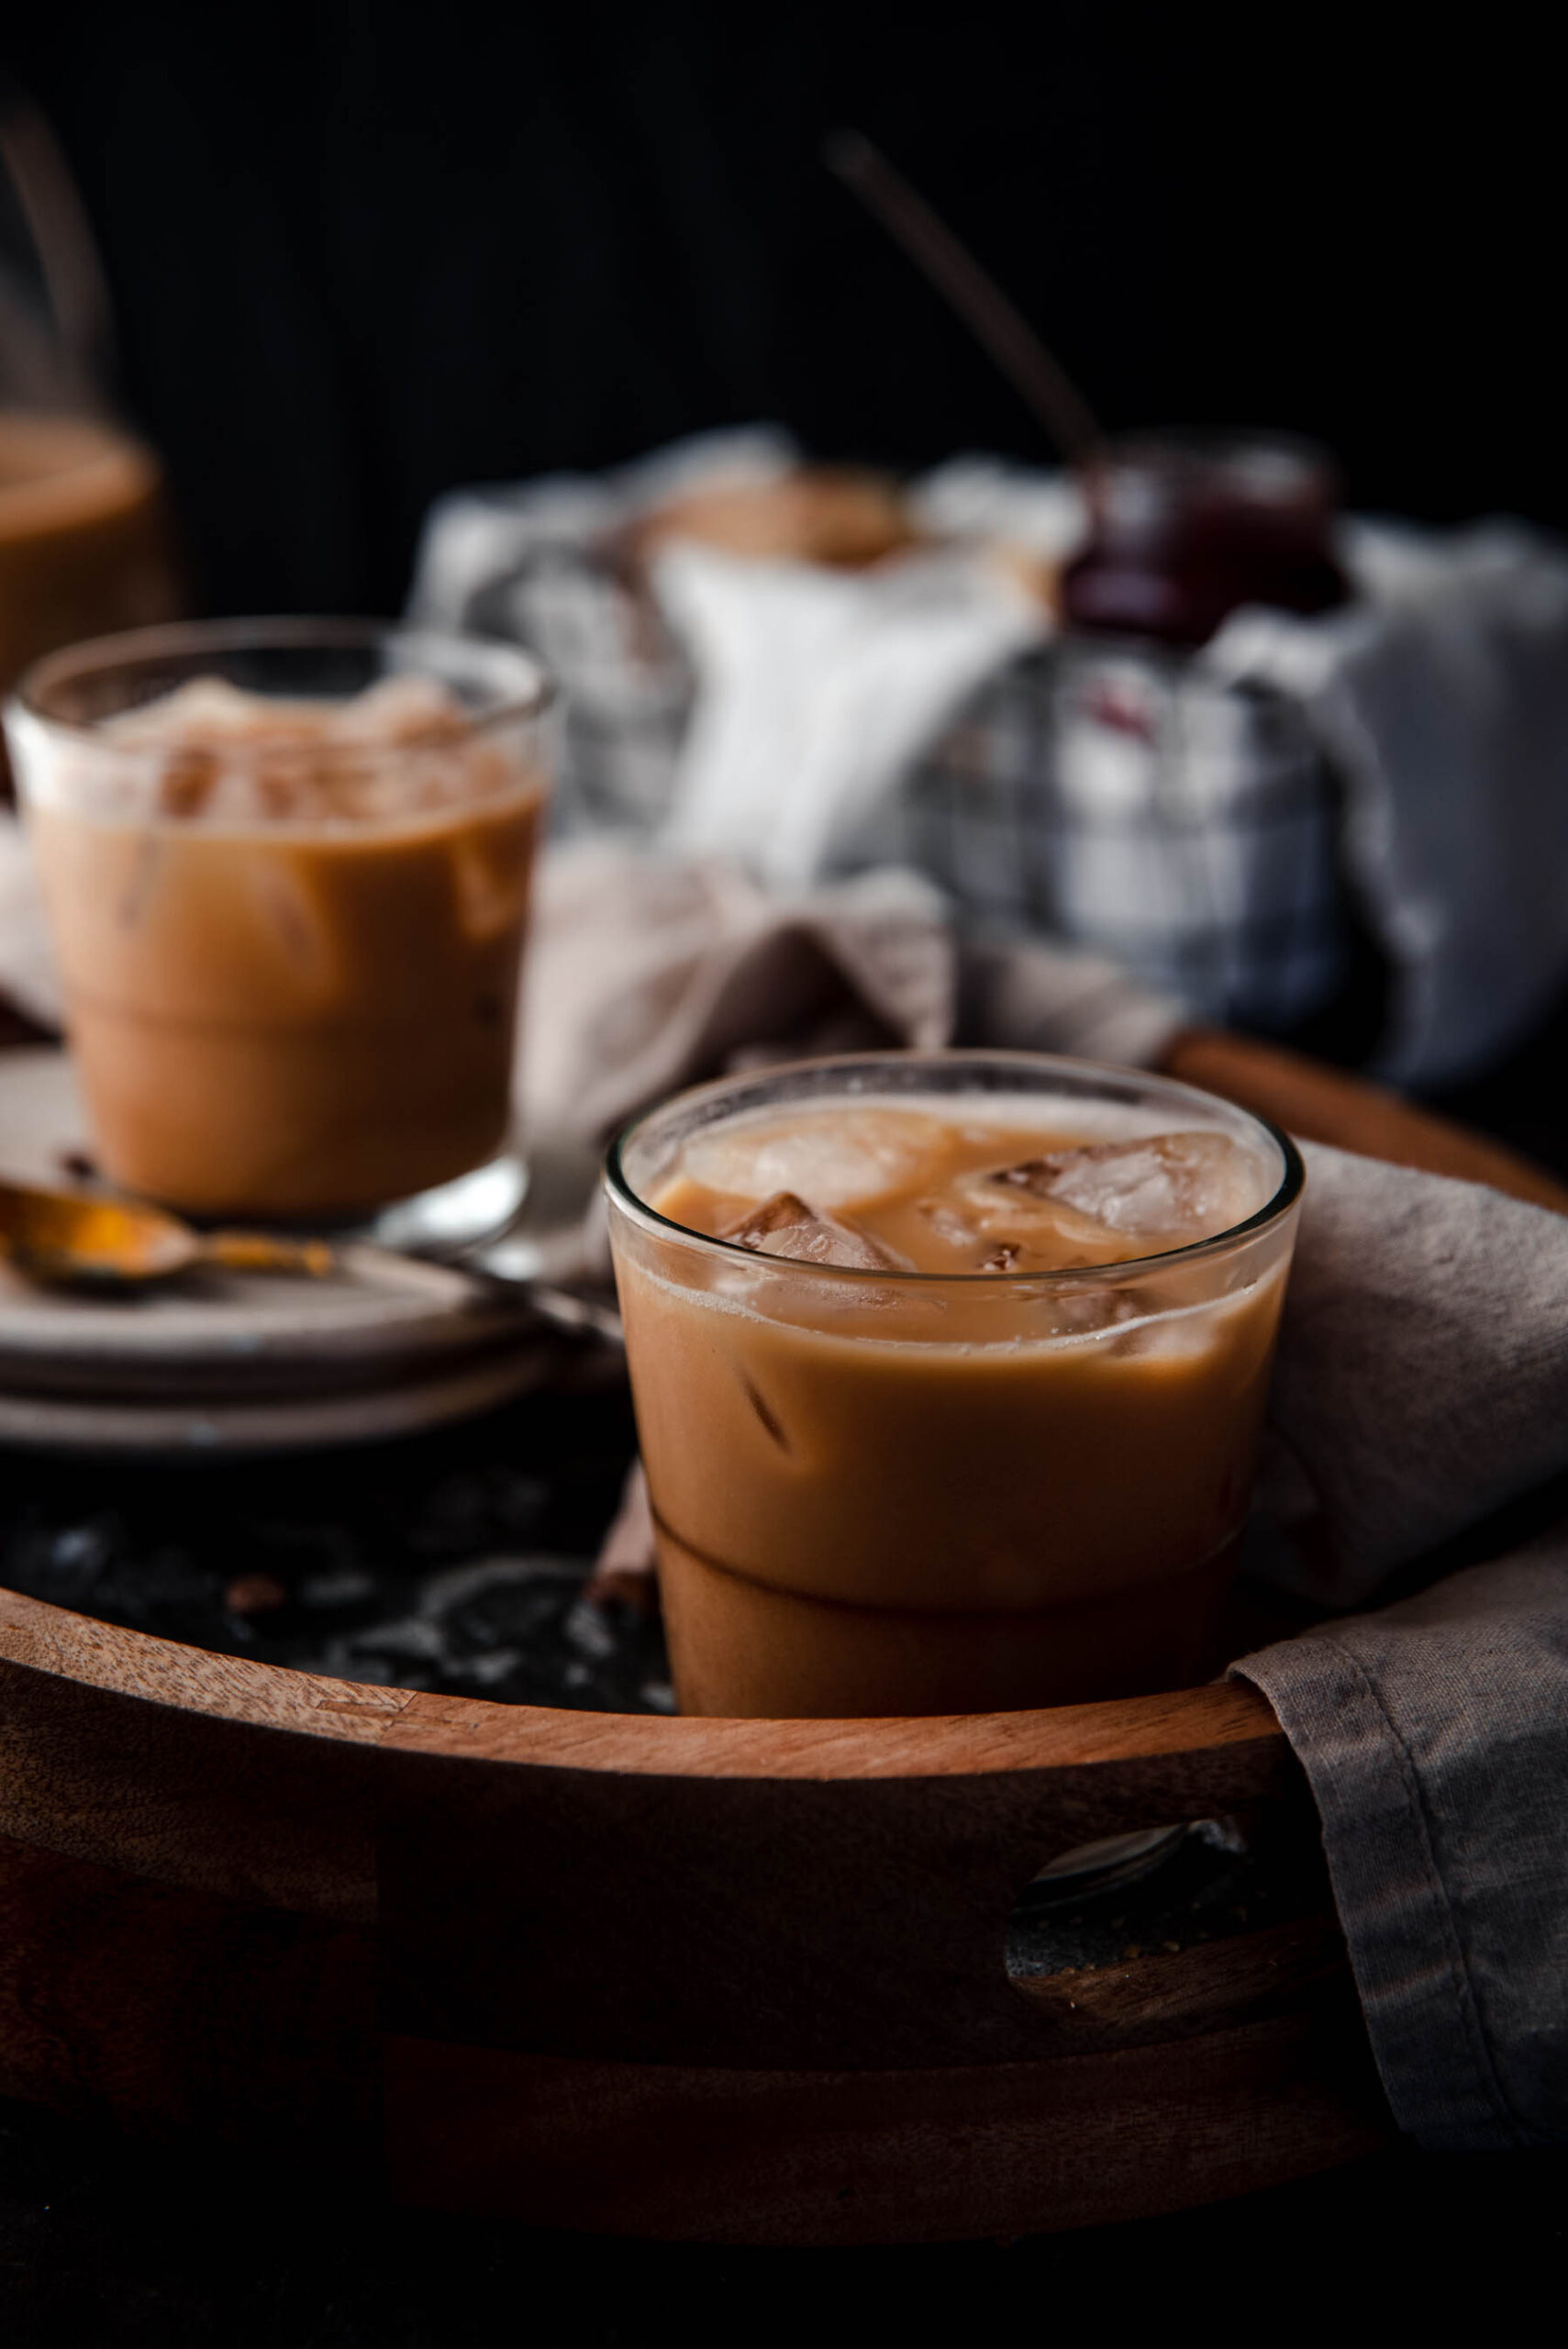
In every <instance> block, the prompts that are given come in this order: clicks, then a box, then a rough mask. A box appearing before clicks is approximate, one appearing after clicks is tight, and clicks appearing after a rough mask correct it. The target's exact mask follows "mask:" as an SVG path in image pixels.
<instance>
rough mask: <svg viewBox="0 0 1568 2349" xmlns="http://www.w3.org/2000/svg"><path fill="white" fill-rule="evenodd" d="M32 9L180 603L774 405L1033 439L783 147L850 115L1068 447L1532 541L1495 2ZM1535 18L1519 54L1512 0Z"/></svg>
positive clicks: (317, 588) (1556, 402) (1524, 142)
mask: <svg viewBox="0 0 1568 2349" xmlns="http://www.w3.org/2000/svg"><path fill="white" fill-rule="evenodd" d="M1538 21H1539V22H1540V24H1541V26H1542V27H1543V28H1544V26H1545V24H1546V21H1547V19H1546V16H1545V12H1541V14H1540V18H1539V19H1538ZM1528 22H1529V19H1526V18H1525V17H1524V15H1523V12H1522V11H1518V12H1517V20H1516V19H1515V12H1513V11H1511V10H1509V9H1503V10H1501V11H1499V10H1496V9H1494V10H1492V11H1490V12H1488V14H1487V15H1486V16H1485V18H1484V19H1475V20H1473V21H1471V22H1469V24H1468V26H1467V28H1466V31H1465V36H1464V39H1463V40H1462V41H1461V40H1459V39H1457V38H1456V37H1455V36H1454V35H1453V34H1444V33H1443V32H1441V31H1440V30H1439V29H1438V28H1439V24H1440V19H1439V18H1438V17H1436V16H1435V14H1433V13H1432V12H1418V11H1416V10H1413V9H1407V8H1399V9H1387V8H1385V9H1383V10H1381V11H1380V10H1379V9H1378V8H1377V7H1376V6H1374V5H1363V6H1362V7H1360V8H1351V7H1348V6H1343V5H1341V0H1333V5H1331V6H1325V7H1321V8H1318V9H1315V10H1310V11H1309V10H1305V9H1301V8H1297V9H1296V10H1295V11H1289V10H1283V11H1282V10H1270V11H1266V12H1265V11H1263V10H1261V9H1253V10H1250V11H1245V12H1243V11H1240V10H1234V9H1230V8H1219V7H1209V8H1206V9H1202V10H1198V11H1192V10H1190V9H1181V8H1177V7H1174V6H1168V7H1157V8H1140V7H1127V6H1107V5H1102V6H1085V5H1081V0H1059V4H1058V5H1055V6H1051V5H1045V6H1036V7H1034V8H1033V9H1032V11H1030V12H1029V13H1028V14H1025V13H1024V12H1023V11H1021V10H1020V9H1019V8H1018V7H1017V6H1014V7H1012V8H1008V9H1006V10H1004V9H1002V8H1000V7H998V6H995V5H993V0H973V5H967V6H965V5H963V0H954V5H951V6H949V7H947V8H945V9H943V10H941V11H940V12H938V11H935V10H931V11H928V12H921V11H917V12H906V14H905V16H904V17H903V18H902V19H901V20H900V21H898V22H897V23H894V22H893V21H892V20H884V18H883V17H881V16H880V14H878V15H876V16H873V14H872V13H871V12H870V11H867V10H865V9H857V8H854V7H850V6H840V7H837V8H836V7H833V6H821V5H816V0H813V5H810V6H779V7H774V8H773V9H772V10H751V9H747V8H744V7H741V6H729V7H726V8H715V7H711V6H710V7H698V6H691V5H689V0H665V5H652V6H643V7H640V8H639V7H634V6H629V5H622V4H621V0H556V5H555V6H551V7H550V8H549V9H544V8H540V7H538V6H530V5H527V4H526V0H524V4H523V5H517V6H512V7H511V8H510V9H509V10H505V9H498V8H495V7H491V8H481V7H476V6H473V5H472V0H449V5H444V6H442V5H435V0H431V5H427V6H421V7H418V8H403V9H398V8H396V7H395V6H390V5H387V6H379V7H378V6H374V5H373V0H311V5H309V6H299V5H297V0H282V5H275V6H268V7H266V8H265V9H264V10H262V9H255V8H236V7H234V6H228V7H219V6H202V7H175V6H171V5H169V4H168V0H147V5H142V6H137V5H134V0H133V5H129V6H119V7H117V8H115V9H112V10H111V9H109V8H106V7H100V6H77V7H71V6H64V5H60V6H52V7H51V6H49V5H48V0H32V6H31V12H30V15H29V17H28V19H27V20H26V21H22V20H21V19H20V17H19V14H18V15H17V16H14V17H13V20H12V23H11V26H10V28H9V30H8V32H7V33H6V35H5V36H3V37H0V39H4V45H5V49H6V56H7V59H8V61H9V62H10V64H11V66H12V68H13V70H14V71H15V72H17V74H18V75H19V76H20V77H21V78H22V79H23V80H24V81H25V82H26V83H28V84H29V85H30V87H31V88H32V89H33V91H34V92H35V94H36V95H37V96H38V97H39V100H40V101H41V103H42V104H43V106H45V108H46V110H47V112H48V113H49V114H50V117H51V119H52V121H53V122H54V124H55V127H56V128H57V131H58V132H59V135H60V137H61V140H62V142H63V144H64V146H65V148H66V150H67V152H68V154H69V156H70V159H71V161H72V165H73V167H74V169H75V171H76V173H77V175H78V177H79V179H80V181H81V184H82V186H83V192H84V194H85V196H86V199H87V202H88V205H89V208H90V210H91V212H92V215H93V217H94V220H95V224H96V227H97V229H98V232H99V235H100V238H101V240H102V243H103V246H104V249H105V252H106V259H107V262H108V266H109V271H110V275H111V279H112V283H113V286H114V291H115V295H116V299H117V311H118V317H119V326H120V335H121V341H122V345H123V351H124V356H125V371H126V388H127V393H128V398H129V401H130V404H131V406H132V407H133V409H134V410H135V412H136V413H137V414H138V415H139V417H140V419H141V421H142V423H143V424H144V426H145V427H146V429H148V430H149V431H150V433H151V435H152V437H153V438H154V439H155V440H157V441H158V442H159V443H160V444H161V447H162V448H163V450H164V451H165V453H166V455H167V457H168V459H169V461H170V463H171V466H172V473H173V478H174V483H175V487H176V493H177V496H178V499H179V503H180V507H181V509H182V512H183V518H184V522H185V527H186V530H187V534H188V537H189V540H190V542H191V546H192V549H193V552H194V554H195V560H196V563H197V568H198V573H199V577H200V581H201V584H202V592H203V594H204V596H205V599H206V602H207V603H208V604H209V605H210V606H211V607H214V608H217V609H239V608H247V607H248V608H251V609H257V608H272V609H278V608H289V607H295V608H306V607H320V608H360V609H381V610H384V609H391V608H394V607H395V606H396V605H397V604H398V602H399V601H400V600H401V597H402V595H403V591H404V588H405V585H406V578H407V572H408V564H409V561H410V556H411V551H412V547H413V542H414V535H415V532H416V530H417V525H418V519H419V517H420V514H421V513H422V511H423V509H424V507H425V506H426V504H427V503H428V500H429V498H430V497H431V496H432V495H434V494H435V493H436V492H438V491H439V490H440V489H442V488H445V487H447V486H449V485H450V484H453V483H456V482H460V481H466V480H474V479H479V478H501V477H516V476H518V475H522V474H525V473H531V472H535V471H538V470H539V469H541V468H545V467H551V466H562V465H564V466H594V465H599V464H603V463H606V462H613V461H615V460H617V459H620V458H624V457H627V456H629V455H632V454H634V453H636V452H638V451H640V450H642V449H644V448H647V447H649V446H651V445H652V444H655V443H657V442H659V441H661V440H666V439H669V438H671V437H673V436H674V435H675V434H677V433H681V432H684V431H688V430H693V429H697V428H700V427H703V426H706V425H710V424H717V423H723V422H728V421H736V420H740V419H749V418H752V417H765V416H773V417H781V418H782V419H784V421H785V422H787V423H789V424H791V425H792V426H794V427H795V429H796V430H797V431H798V432H799V433H800V434H801V436H802V437H803V438H804V439H805V440H806V442H807V443H808V444H809V445H810V446H811V447H813V448H814V449H816V450H817V451H820V452H821V453H824V454H828V455H839V456H855V457H860V458H865V459H871V460H873V461H881V462H892V463H895V464H910V465H913V464H922V463H927V462H931V461H933V460H935V459H937V458H939V457H940V456H942V455H945V454H948V453H951V451H953V450H954V449H956V448H962V447H977V446H978V447H990V448H995V449H998V450H1003V451H1012V452H1014V453H1017V454H1018V455H1020V456H1025V457H1034V458H1039V457H1041V456H1043V455H1045V454H1046V453H1047V451H1045V449H1044V447H1043V444H1042V443H1041V441H1040V438H1039V436H1038V434H1037V432H1036V429H1035V428H1034V427H1033V425H1032V424H1031V422H1030V420H1029V417H1028V416H1027V415H1025V414H1024V413H1023V412H1022V411H1021V410H1020V409H1019V408H1018V406H1017V404H1016V402H1015V400H1014V398H1013V395H1011V393H1010V392H1009V391H1008V390H1007V388H1006V386H1005V385H1004V384H1000V383H999V382H998V381H997V380H995V378H994V376H993V375H992V373H991V372H990V371H989V368H988V366H987V364H986V362H984V360H983V359H982V358H981V357H980V356H979V355H978V354H977V353H976V352H975V351H973V349H972V348H971V347H970V345H969V344H968V342H967V340H965V338H964V335H963V333H962V329H961V328H958V327H957V326H956V325H955V324H954V323H953V322H952V321H951V319H950V318H949V317H947V316H946V315H945V313H944V312H943V311H942V310H941V308H940V306H939V305H938V303H937V301H936V300H935V297H934V296H933V295H930V294H929V291H928V290H927V289H926V287H925V285H924V284H923V283H922V282H921V281H920V280H919V279H918V278H917V276H916V275H915V273H913V271H912V270H911V269H910V267H909V265H908V264H907V263H906V262H905V261H904V260H903V258H902V257H901V256H900V255H899V254H898V253H897V252H896V251H895V250H894V249H893V248H892V247H890V246H889V245H888V244H887V242H886V240H885V239H884V236H883V233H882V231H881V230H880V229H879V228H876V227H875V226H874V225H873V223H871V222H869V221H868V220H866V219H864V218H863V217H862V216H861V215H860V213H859V212H858V209H857V207H856V206H855V204H854V202H853V199H852V198H851V197H850V196H849V195H846V194H845V192H844V191H843V190H842V189H841V188H840V186H839V185H838V184H837V183H835V182H834V181H833V180H831V179H830V178H829V177H828V174H827V173H826V172H825V171H824V169H823V167H822V163H821V160H820V159H821V148H822V142H823V139H824V135H825V134H826V133H827V132H828V131H829V130H830V129H831V128H834V127H835V126H836V125H839V124H841V123H853V124H856V125H858V126H859V127H861V128H863V129H864V130H866V131H867V132H868V133H870V134H871V135H872V136H873V138H874V139H877V140H878V141H879V143H880V144H882V145H883V146H884V149H885V150H886V151H887V152H888V154H889V155H890V156H891V157H892V159H893V160H894V161H895V162H897V163H898V164H899V165H901V166H902V168H903V169H904V170H905V171H906V173H908V174H909V175H910V176H911V177H913V178H914V179H915V180H916V181H917V183H918V184H921V185H922V186H923V187H924V188H925V189H926V190H927V192H928V193H929V195H930V196H931V198H932V199H933V200H934V201H935V202H936V203H937V204H938V205H939V206H940V207H941V208H942V209H943V210H944V211H945V212H946V213H947V214H948V215H949V217H951V221H952V222H953V225H954V226H955V227H956V228H958V229H959V230H960V232H961V233H962V235H964V236H965V237H966V238H967V239H969V240H970V241H971V242H972V243H973V246H974V247H975V248H976V250H978V251H979V252H980V253H981V254H982V255H983V256H984V258H985V259H986V260H987V261H988V262H989V263H990V264H991V266H992V267H993V268H994V269H995V271H996V273H998V274H999V275H1000V276H1001V277H1002V278H1003V279H1004V281H1005V282H1006V284H1008V285H1009V286H1010V287H1011V289H1012V290H1013V292H1014V293H1015V295H1016V296H1017V298H1018V300H1019V302H1020V304H1021V305H1022V306H1024V308H1025V309H1026V310H1027V311H1028V312H1029V315H1030V316H1031V317H1033V319H1034V321H1035V322H1036V324H1037V325H1038V326H1039V327H1040V328H1041V330H1042V331H1043V332H1044V333H1045V334H1046V335H1047V336H1048V337H1049V338H1050V340H1051V341H1052V342H1053V343H1054V345H1055V346H1056V348H1057V349H1058V351H1060V353H1061V355H1062V358H1063V359H1064V360H1065V361H1066V362H1067V363H1068V365H1069V366H1070V367H1071V368H1072V369H1073V372H1074V373H1076V374H1077V375H1078V376H1079V377H1080V379H1081V380H1082V382H1083V383H1084V386H1085V388H1086V389H1087V390H1088V392H1089V393H1090V395H1091V396H1092V397H1093V398H1094V400H1095V402H1096V403H1097V404H1098V406H1100V408H1101V409H1102V411H1103V412H1104V414H1105V416H1106V418H1107V420H1108V421H1109V422H1111V423H1112V424H1118V425H1119V424H1128V423H1133V422H1160V421H1188V422H1192V421H1207V422H1215V423H1224V422H1229V423H1251V424H1263V425H1275V426H1289V427H1295V428H1296V429H1305V430H1307V431H1309V432H1314V433H1317V434H1318V435H1320V436H1321V437H1322V438H1324V439H1325V440H1328V441H1329V443H1330V444H1332V445H1333V446H1334V447H1335V448H1336V449H1337V450H1338V451H1340V455H1341V456H1342V458H1343V460H1344V462H1345V464H1346V467H1347V471H1348V475H1349V482H1350V487H1351V495H1352V496H1353V498H1354V499H1356V500H1357V501H1358V502H1359V503H1361V504H1363V505H1371V506H1375V507H1385V508H1393V509H1399V510H1404V511H1407V512H1410V513H1414V514H1418V515H1423V516H1429V517H1431V518H1458V517H1462V516H1465V515H1469V514H1472V513H1476V512H1482V511H1490V510H1498V509H1505V510H1507V509H1511V510H1513V511H1515V512H1520V513H1524V514H1526V515H1529V516H1531V517H1533V518H1537V519H1540V520H1542V521H1546V522H1549V523H1553V524H1558V525H1564V526H1568V465H1565V463H1564V460H1563V454H1562V421H1561V417H1562V385H1563V374H1564V369H1563V363H1562V361H1561V360H1560V359H1559V357H1558V355H1557V344H1558V341H1559V340H1560V329H1559V328H1558V324H1557V318H1556V312H1557V310H1558V308H1559V307H1560V306H1562V294H1561V286H1562V265H1561V260H1560V245H1561V237H1560V227H1561V218H1562V196H1561V194H1560V189H1559V183H1560V179H1561V165H1560V160H1559V159H1560V155H1561V146H1562V139H1561V133H1560V132H1559V131H1558V130H1557V128H1556V126H1555V124H1554V122H1553V121H1552V119H1551V108H1552V106H1553V104H1554V101H1553V99H1552V95H1551V92H1552V88H1553V86H1554V85H1553V83H1552V81H1551V76H1550V74H1549V72H1548V70H1547V63H1546V59H1545V57H1544V55H1543V54H1542V53H1541V50H1540V47H1539V46H1537V45H1536V44H1537V43H1538V42H1539V41H1540V40H1543V39H1544V38H1545V33H1544V29H1543V30H1542V31H1541V33H1540V34H1539V35H1537V34H1534V33H1529V34H1527V33H1526V32H1525V30H1524V29H1523V28H1524V27H1525V26H1526V24H1527V23H1528Z"/></svg>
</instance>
